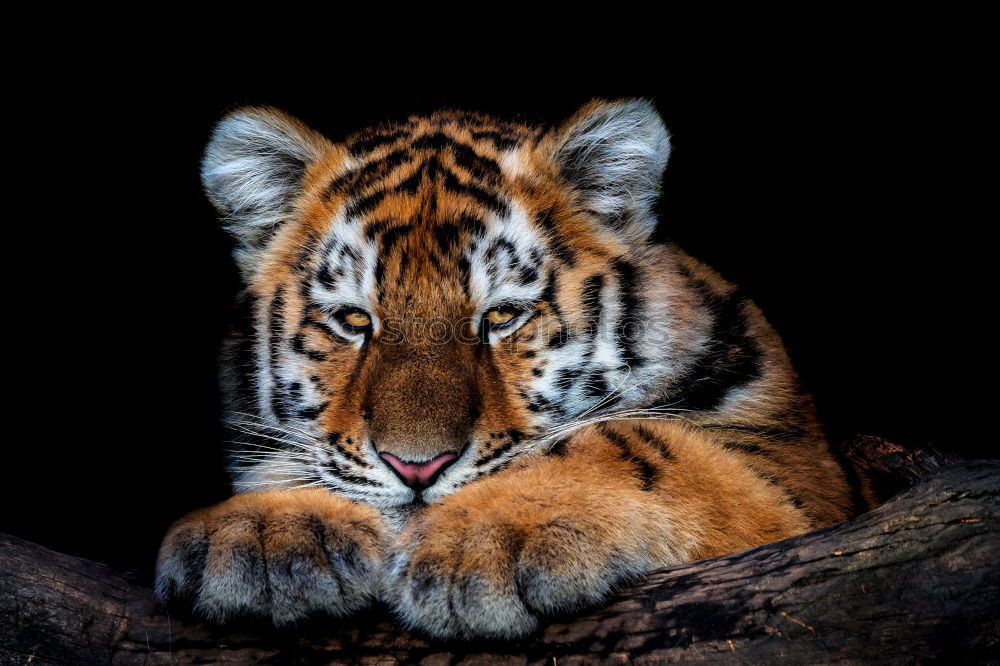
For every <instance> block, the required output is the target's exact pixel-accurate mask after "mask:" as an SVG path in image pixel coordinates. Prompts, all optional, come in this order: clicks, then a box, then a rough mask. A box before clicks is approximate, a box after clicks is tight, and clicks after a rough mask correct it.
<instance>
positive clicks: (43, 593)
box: [0, 439, 1000, 666]
mask: <svg viewBox="0 0 1000 666" xmlns="http://www.w3.org/2000/svg"><path fill="white" fill-rule="evenodd" d="M859 441H860V440H859ZM886 447H888V448H886ZM927 455H930V456H931V458H932V460H930V461H929V460H928V459H927ZM851 458H852V459H854V460H856V461H859V462H860V463H862V465H863V466H866V467H867V468H869V469H877V468H879V466H881V468H882V469H883V470H884V471H886V473H887V474H889V475H890V476H892V475H895V477H896V478H897V480H898V479H900V478H901V477H905V475H906V474H909V475H910V479H911V480H913V479H918V477H921V476H924V474H925V473H926V472H927V470H934V471H932V472H931V473H930V474H927V475H926V476H925V477H924V478H919V480H917V482H916V484H915V485H914V486H913V487H912V488H910V489H909V490H906V491H905V492H903V493H902V494H900V495H899V496H897V497H895V498H894V499H892V500H891V501H889V502H888V503H886V504H884V505H882V506H881V507H879V508H877V509H875V510H873V511H871V512H869V513H867V514H864V515H862V516H860V517H858V518H856V519H854V520H850V521H847V522H844V523H841V524H839V525H835V526H833V527H830V528H828V529H824V530H819V531H816V532H811V533H809V534H805V535H801V536H798V537H795V538H792V539H787V540H785V541H782V542H779V543H774V544H769V545H766V546H762V547H759V548H755V549H752V550H748V551H744V552H741V553H735V554H733V555H729V556H726V557H720V558H715V559H711V560H704V561H700V562H693V563H690V564H685V565H681V566H676V567H671V568H669V569H665V570H663V571H660V572H657V573H656V574H655V575H653V576H651V577H650V578H648V579H647V580H645V581H643V582H642V583H640V584H638V585H636V586H634V587H632V588H631V589H628V590H625V591H623V592H622V593H621V594H619V595H618V596H617V597H616V598H615V599H613V600H612V602H611V603H610V604H608V605H607V606H606V607H604V608H602V609H600V610H596V611H593V612H589V613H586V614H583V615H581V616H578V617H574V618H564V619H561V620H557V621H554V622H552V623H551V624H549V625H547V626H545V627H544V628H542V629H541V630H539V631H538V632H537V633H536V634H535V635H534V636H532V637H531V638H529V639H525V640H522V641H516V642H464V643H457V642H456V643H442V642H436V641H431V640H428V639H426V638H425V637H423V636H420V635H416V634H412V633H408V632H405V631H403V630H401V629H400V628H399V627H398V626H396V625H395V624H394V623H393V622H392V621H391V619H389V618H388V617H387V615H385V614H384V611H375V612H372V613H371V614H368V615H366V616H364V617H359V618H353V619H351V620H350V621H337V620H327V621H326V622H317V623H316V624H314V625H309V626H305V627H299V628H297V629H296V630H295V631H284V632H279V631H277V630H274V629H271V628H268V627H264V626H259V625H241V626H227V627H216V626H210V625H206V624H202V623H198V622H197V621H195V620H194V619H192V618H190V617H177V616H171V615H170V614H169V612H168V611H167V609H164V608H163V607H162V606H161V605H159V604H158V603H157V602H156V600H155V599H154V597H153V595H152V593H151V592H150V591H149V590H148V589H146V588H144V587H142V586H141V585H139V584H137V583H136V582H135V581H134V580H132V579H130V578H129V577H128V576H126V575H123V574H120V573H118V572H115V571H113V570H111V569H110V568H108V567H106V566H103V565H100V564H96V563H94V562H89V561H87V560H83V559H80V558H75V557H70V556H67V555H62V554H59V553H55V552H52V551H50V550H47V549H45V548H43V547H41V546H38V545H34V544H31V543H27V542H25V541H21V540H19V539H16V538H14V537H10V536H5V535H0V663H4V664H26V663H32V664H36V663H41V664H46V663H52V664H96V663H103V664H109V663H111V664H119V663H121V664H129V663H147V664H160V663H163V664H168V663H173V664H180V663H195V662H203V663H204V662H232V663H247V662H265V663H266V662H280V663H288V662H292V663H363V664H368V663H372V664H374V663H378V664H397V663H426V664H445V663H496V664H523V663H531V664H558V665H563V666H565V665H567V664H576V663H609V664H619V663H626V662H635V663H665V662H675V661H692V662H706V663H709V662H711V663H766V662H769V661H773V660H775V659H782V660H786V661H792V662H793V663H801V662H806V663H833V662H844V661H846V662H868V661H877V662H879V663H910V662H913V661H918V662H924V661H930V660H936V659H947V658H953V659H955V660H960V661H962V662H964V663H968V662H994V663H995V661H996V660H997V659H998V658H1000V574H998V573H997V571H998V569H997V562H998V561H1000V461H967V462H957V463H954V464H951V465H947V466H943V465H944V463H945V462H948V459H947V457H945V456H940V455H939V454H937V453H936V452H933V453H930V454H928V453H927V452H924V453H923V454H920V453H919V452H907V451H905V450H903V449H900V448H899V447H894V446H893V445H891V444H888V443H886V442H884V441H882V440H877V439H872V440H871V441H868V442H860V443H858V444H857V446H855V447H854V450H853V451H852V452H851ZM894 468H896V469H897V471H895V472H893V471H892V470H893V469H894Z"/></svg>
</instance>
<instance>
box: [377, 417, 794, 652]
mask: <svg viewBox="0 0 1000 666" xmlns="http://www.w3.org/2000/svg"><path fill="white" fill-rule="evenodd" d="M808 528H809V523H808V521H807V520H806V518H805V517H804V514H803V513H802V512H801V511H800V510H799V509H797V508H795V507H794V506H793V505H792V504H791V503H790V502H789V501H788V498H787V497H786V496H785V495H784V494H783V492H782V491H781V490H780V489H778V488H777V487H775V486H772V485H770V484H768V483H767V482H766V481H764V480H763V479H761V478H758V477H756V476H754V474H753V473H752V472H750V471H749V470H747V469H746V467H745V466H743V465H741V464H740V463H739V461H737V460H736V459H734V458H731V457H730V456H729V455H728V454H727V453H726V452H724V451H722V450H721V449H719V448H718V447H713V446H711V445H709V444H708V443H706V441H705V440H703V439H700V438H699V437H698V435H697V434H696V433H693V432H691V431H688V430H685V429H680V428H677V429H671V428H669V427H664V426H659V425H657V426H655V427H652V428H646V429H645V430H644V431H639V430H636V429H635V428H633V427H631V426H628V425H620V426H612V425H602V426H598V427H591V428H588V429H586V430H585V431H578V433H577V434H576V435H575V436H573V437H572V438H570V439H569V440H566V441H563V442H560V443H558V445H557V446H556V447H554V449H553V450H552V452H551V453H549V454H544V455H537V456H531V457H530V458H529V459H528V460H526V461H524V462H518V463H516V466H515V467H512V468H510V469H508V470H506V471H504V472H501V473H499V474H496V475H494V476H490V477H487V478H485V479H482V480H481V481H478V482H476V483H474V484H472V485H470V486H469V487H467V488H465V489H462V490H460V491H458V492H456V493H454V494H452V495H450V496H448V497H447V498H445V499H444V500H442V501H441V502H439V503H436V504H433V505H431V506H430V507H428V508H427V509H426V510H425V511H424V512H423V513H422V514H420V515H418V516H416V517H415V518H414V519H412V520H411V522H410V523H409V524H408V525H407V527H406V528H405V529H404V530H403V532H402V533H401V534H400V535H399V537H398V539H397V542H396V544H395V546H394V547H393V553H392V555H391V556H390V562H389V566H388V569H387V583H386V585H385V588H386V591H387V594H388V600H389V601H390V603H391V604H393V605H394V607H395V609H396V611H397V614H398V615H399V616H400V617H401V619H402V620H403V621H404V622H405V623H407V624H408V625H410V626H412V627H416V628H419V629H422V630H424V631H426V632H428V633H430V634H431V635H434V636H438V637H465V638H470V637H507V638H509V637H515V636H521V635H524V634H527V633H529V632H530V631H532V630H533V629H534V628H535V627H536V626H537V625H538V622H539V618H541V617H543V616H546V615H551V614H555V613H563V612H569V611H574V610H578V609H580V608H582V607H586V606H591V605H594V604H598V603H601V602H603V601H605V600H606V599H607V598H608V597H609V596H610V595H611V593H612V592H613V591H614V590H615V589H616V588H618V587H620V586H622V585H624V584H626V583H628V582H630V581H633V580H636V579H637V578H639V577H641V576H644V575H646V574H648V573H649V572H650V571H652V570H654V569H656V568H660V567H663V566H666V565H670V564H675V563H679V562H684V561H689V560H692V559H698V558H703V557H710V556H715V555H721V554H724V553H728V552H733V551H736V550H740V549H744V548H749V547H751V546H755V545H758V544H761V543H766V542H770V541H774V540H777V539H781V538H785V537H787V536H791V535H793V534H797V533H800V532H803V531H805V530H807V529H808Z"/></svg>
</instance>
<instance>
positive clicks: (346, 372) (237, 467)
mask: <svg viewBox="0 0 1000 666" xmlns="http://www.w3.org/2000/svg"><path fill="white" fill-rule="evenodd" d="M668 153H669V137H668V135H667V132H666V130H665V128H664V127H663V124H662V121H661V120H660V119H659V117H658V115H657V114H656V112H655V110H654V109H653V108H652V106H651V105H650V104H648V103H646V102H642V101H636V102H621V103H600V102H595V103H592V104H591V105H588V106H587V107H584V108H583V109H582V110H581V111H580V112H579V113H578V114H577V115H576V116H574V117H573V118H572V119H570V120H569V121H568V122H567V123H566V124H565V125H563V126H562V127H560V128H557V129H554V130H550V131H542V130H540V129H537V128H533V127H528V126H525V125H519V124H516V123H506V122H500V121H496V120H493V119H491V118H488V117H486V116H482V115H478V114H468V113H459V112H441V113H437V114H434V115H431V116H427V117H414V118H411V119H409V120H408V121H405V122H403V123H399V124H396V125H389V126H383V127H380V128H376V129H372V130H367V131H365V132H362V133H360V134H358V135H356V136H354V137H352V138H350V139H348V140H346V141H345V142H343V143H338V144H334V143H330V142H328V141H327V140H326V139H324V138H323V137H321V136H319V135H318V134H316V133H314V132H313V131H311V130H309V129H308V128H306V127H305V126H303V125H302V124H301V123H299V122H298V121H296V120H294V119H292V118H290V117H288V116H285V115H284V114H281V113H280V112H277V111H274V110H270V109H244V110H240V111H237V112H236V113H234V114H232V115H230V116H229V117H228V118H226V119H225V120H223V121H222V123H220V125H219V127H218V128H217V130H216V133H215V135H214V137H213V140H212V142H211V144H210V145H209V148H208V151H207V153H206V158H205V163H204V170H203V180H204V182H205V185H206V189H207V191H208V193H209V196H210V198H211V199H212V200H213V202H214V203H215V205H216V206H217V208H218V209H219V210H220V212H221V214H222V216H223V219H224V221H225V223H226V224H227V225H228V226H229V228H230V230H231V231H232V232H233V234H234V235H235V237H236V238H237V242H238V246H237V250H236V258H237V262H238V264H239V266H240V269H241V272H242V275H243V278H244V281H245V287H246V288H245V291H244V293H243V294H242V296H241V304H242V313H243V314H242V316H241V318H240V321H241V322H242V324H243V326H242V327H241V328H238V329H237V330H236V331H235V332H234V334H233V335H232V337H231V338H230V339H229V340H228V341H227V343H226V347H225V363H224V371H223V387H224V389H225V393H226V397H227V409H228V414H227V419H228V420H229V422H230V424H231V425H232V426H233V427H234V429H236V430H237V431H239V432H240V433H241V443H240V444H239V448H238V450H237V451H235V452H234V453H233V460H232V472H233V475H234V487H235V489H236V491H237V493H238V494H237V495H236V496H234V497H233V498H232V499H231V500H229V501H227V502H224V503H223V504H220V505H218V506H215V507H211V508H209V509H205V510H202V511H199V512H195V513H193V514H191V515H189V516H187V517H185V518H183V519H182V520H180V521H178V523H176V524H175V525H174V526H173V527H172V528H171V531H170V532H169V533H168V535H167V537H166V539H165V541H164V545H163V548H162V549H161V553H160V559H159V562H158V571H157V590H158V592H159V593H160V594H161V596H162V597H164V598H187V599H189V600H190V601H192V602H193V603H194V605H195V608H196V609H198V610H199V611H201V612H202V613H203V614H205V615H207V616H209V617H211V618H214V619H217V620H225V619H229V618H231V617H234V616H238V615H263V616H269V617H271V618H273V619H274V621H275V622H277V623H279V624H283V623H288V622H294V621H296V620H298V619H301V618H303V617H305V616H307V615H309V614H312V613H315V612H325V613H328V614H332V615H335V616H343V615H347V614H349V613H351V612H353V611H355V610H358V609H360V608H363V607H365V606H367V605H368V604H370V603H372V602H374V601H377V600H381V601H384V602H386V603H387V604H389V605H390V606H391V607H392V608H393V609H394V611H395V612H396V613H397V615H398V616H399V617H400V619H401V620H402V621H403V622H404V623H406V624H407V625H409V626H412V627H415V628H419V629H421V630H424V631H426V632H428V633H430V634H431V635H434V636H439V637H476V636H493V637H514V636H518V635H523V634H525V633H527V632H530V631H531V630H533V629H534V628H535V627H536V626H537V624H538V622H539V620H540V619H541V618H543V617H544V616H546V615H548V614H552V613H558V612H566V611H570V610H574V609H578V608H582V607H585V606H587V605H591V604H595V603H599V602H601V601H602V600H604V599H606V598H607V596H608V595H609V594H610V593H611V592H612V591H613V590H614V589H616V588H617V587H620V586H621V585H623V584H625V583H627V582H629V581H632V580H635V579H636V578H638V577H640V576H642V575H644V574H647V573H648V572H650V571H652V570H654V569H656V568H660V567H663V566H666V565H670V564H675V563H679V562H685V561H690V560H693V559H699V558H705V557H712V556H717V555H723V554H726V553H730V552H734V551H738V550H742V549H745V548H749V547H753V546H756V545H760V544H763V543H768V542H771V541H775V540H778V539H782V538H786V537H788V536H792V535H795V534H798V533H801V532H804V531H807V530H809V529H812V528H815V527H820V526H825V525H829V524H831V523H833V522H836V521H839V520H843V519H845V518H847V517H848V516H849V515H850V514H851V512H852V510H853V504H852V494H851V490H850V488H849V485H848V483H847V481H846V477H845V473H844V470H843V469H842V468H841V467H840V465H839V464H838V463H837V461H836V460H835V458H834V457H833V455H832V454H831V453H830V450H829V447H828V444H827V442H826V440H825V439H824V436H823V434H822V432H821V429H820V427H819V425H818V424H817V421H816V418H815V414H814V409H813V405H812V402H811V400H810V398H809V397H808V396H807V395H806V394H805V393H804V392H803V391H802V389H801V387H800V385H799V383H798V381H797V379H796V375H795V373H794V371H793V369H792V367H791V364H790V362H789V360H788V358H787V355H786V353H785V351H784V349H783V346H782V344H781V341H780V339H779V338H778V336H777V335H776V333H775V332H774V331H773V329H772V328H771V327H770V326H769V325H768V323H767V322H766V320H765V319H764V317H763V316H762V314H761V313H760V312H759V310H758V309H757V308H756V307H755V306H754V305H753V304H752V303H750V302H749V301H748V300H747V299H746V298H745V297H743V296H742V295H741V294H740V292H739V291H738V289H736V288H735V287H734V286H733V285H730V284H729V283H727V282H725V281H724V280H722V279H721V278H720V277H719V276H718V275H716V274H715V273H714V272H712V271H711V270H710V269H708V268H706V267H705V266H703V265H702V264H700V263H698V262H697V261H695V260H694V259H692V258H691V257H689V256H687V255H686V254H684V253H683V252H682V251H681V250H679V249H678V248H676V247H674V246H673V245H671V244H658V243H653V242H651V241H650V236H651V234H652V232H653V230H654V227H655V224H656V219H655V216H654V213H653V211H652V206H653V204H654V202H655V199H656V196H657V195H658V191H659V182H660V179H661V177H662V172H663V169H664V167H665V165H666V160H667V157H668Z"/></svg>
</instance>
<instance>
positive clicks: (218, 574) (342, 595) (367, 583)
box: [156, 489, 386, 625]
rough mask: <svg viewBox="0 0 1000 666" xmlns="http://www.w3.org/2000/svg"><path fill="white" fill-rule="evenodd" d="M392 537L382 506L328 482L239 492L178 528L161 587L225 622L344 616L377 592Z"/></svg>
mask: <svg viewBox="0 0 1000 666" xmlns="http://www.w3.org/2000/svg"><path fill="white" fill-rule="evenodd" d="M385 541H386V539H385V534H384V532H383V527H382V524H381V520H380V519H379V517H378V514H377V513H376V512H375V510H374V509H372V508H370V507H365V506H361V505H357V504H352V503H350V502H347V501H346V500H342V499H340V498H337V497H335V496H333V495H331V494H330V493H328V492H326V491H325V490H321V489H308V490H289V491H278V492H269V493H254V494H247V495H238V496H236V497H233V498H232V499H230V500H228V501H226V502H223V503H221V504H218V505H216V506H213V507H210V508H208V509H202V510H200V511H195V512H194V513H191V514H189V515H188V516H185V517H184V518H182V519H181V520H179V521H177V522H176V523H175V524H174V525H173V526H172V527H171V528H170V530H169V531H168V533H167V536H166V537H165V538H164V540H163V545H162V546H161V548H160V554H159V558H158V560H157V567H156V593H157V595H158V596H159V597H160V598H161V599H163V600H165V601H166V600H182V601H186V602H190V603H193V606H194V610H195V611H196V612H197V613H198V614H200V615H203V616H205V617H207V618H209V619H211V620H213V621H216V622H223V621H226V620H230V619H232V618H235V617H240V616H253V617H269V618H271V619H272V620H273V621H274V623H275V624H277V625H285V624H289V623H292V622H295V621H297V620H300V619H303V618H305V617H307V616H308V615H310V614H312V613H314V612H325V613H329V614H331V615H334V616H343V615H347V614H349V613H351V612H354V611H356V610H359V609H361V608H363V607H365V606H367V605H368V604H370V603H371V601H372V600H373V599H374V597H375V594H376V586H377V584H378V578H379V573H378V572H379V571H380V570H381V568H382V564H383V561H384V554H385V545H386V544H385Z"/></svg>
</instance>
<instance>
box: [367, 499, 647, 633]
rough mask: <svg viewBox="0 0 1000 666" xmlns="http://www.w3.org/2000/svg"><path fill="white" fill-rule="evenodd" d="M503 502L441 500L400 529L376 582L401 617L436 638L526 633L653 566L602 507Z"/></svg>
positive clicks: (606, 594)
mask: <svg viewBox="0 0 1000 666" xmlns="http://www.w3.org/2000/svg"><path fill="white" fill-rule="evenodd" d="M455 499H458V498H457V497H456V498H455ZM510 499H512V500H513V502H514V503H512V504H511V505H508V507H506V508H500V507H498V506H497V505H496V504H494V505H493V506H490V507H488V508H486V507H483V508H482V509H481V510H477V509H474V508H471V507H469V506H468V505H467V506H462V504H464V503H462V502H456V503H454V505H452V506H446V505H447V504H448V502H447V501H446V502H445V503H444V504H445V506H432V507H430V508H429V509H428V510H427V512H426V514H425V515H424V516H421V517H419V518H416V519H415V520H414V521H413V522H412V523H411V524H410V525H409V526H408V527H407V528H406V529H405V530H404V532H403V533H402V534H401V535H400V537H399V539H398V541H397V543H396V545H395V547H394V548H393V553H392V555H391V556H390V559H389V565H388V567H387V570H386V576H387V579H386V583H385V585H384V589H385V590H386V593H387V601H389V602H390V603H391V604H392V605H393V607H394V609H395V611H396V614H397V615H398V617H399V618H400V620H401V621H402V622H403V623H404V624H406V625H407V626H409V627H411V628H416V629H419V630H422V631H424V632H426V633H428V634H430V635H432V636H434V637H438V638H515V637H519V636H524V635H526V634H529V633H531V632H532V631H533V630H534V629H535V628H536V627H537V626H538V624H539V621H540V619H541V618H543V617H544V616H546V615H553V614H558V613H567V612H571V611H576V610H580V609H582V608H586V607H588V606H593V605H596V604H599V603H601V602H603V601H605V600H606V599H607V598H609V597H610V595H611V593H612V592H613V591H614V590H615V589H616V588H618V587H620V586H621V585H623V584H624V583H626V582H629V581H630V580H633V579H635V578H637V577H639V576H641V575H643V574H645V573H647V572H648V571H649V570H650V569H651V568H652V566H651V565H652V564H653V563H652V561H651V559H652V558H651V557H650V553H648V552H644V549H643V547H642V546H641V542H642V541H643V539H642V537H641V536H640V535H638V533H636V534H635V535H634V538H632V536H633V535H629V534H624V533H623V525H622V523H623V521H622V520H621V518H620V516H619V517H618V518H617V520H614V519H612V520H608V519H609V518H612V516H610V515H606V514H607V513H608V509H607V508H604V509H597V510H595V511H593V512H589V513H588V512H587V511H586V510H584V511H573V510H569V511H563V510H558V509H555V510H554V509H553V507H555V506H565V505H564V504H562V503H559V504H556V502H543V503H542V504H541V505H533V504H532V502H531V501H530V498H529V501H528V502H527V503H525V504H521V505H520V507H518V504H519V502H518V499H515V498H510ZM519 499H524V498H519ZM470 504H471V503H470ZM581 508H584V509H585V505H584V507H581ZM624 531H628V529H627V527H626V528H625V530H624Z"/></svg>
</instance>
